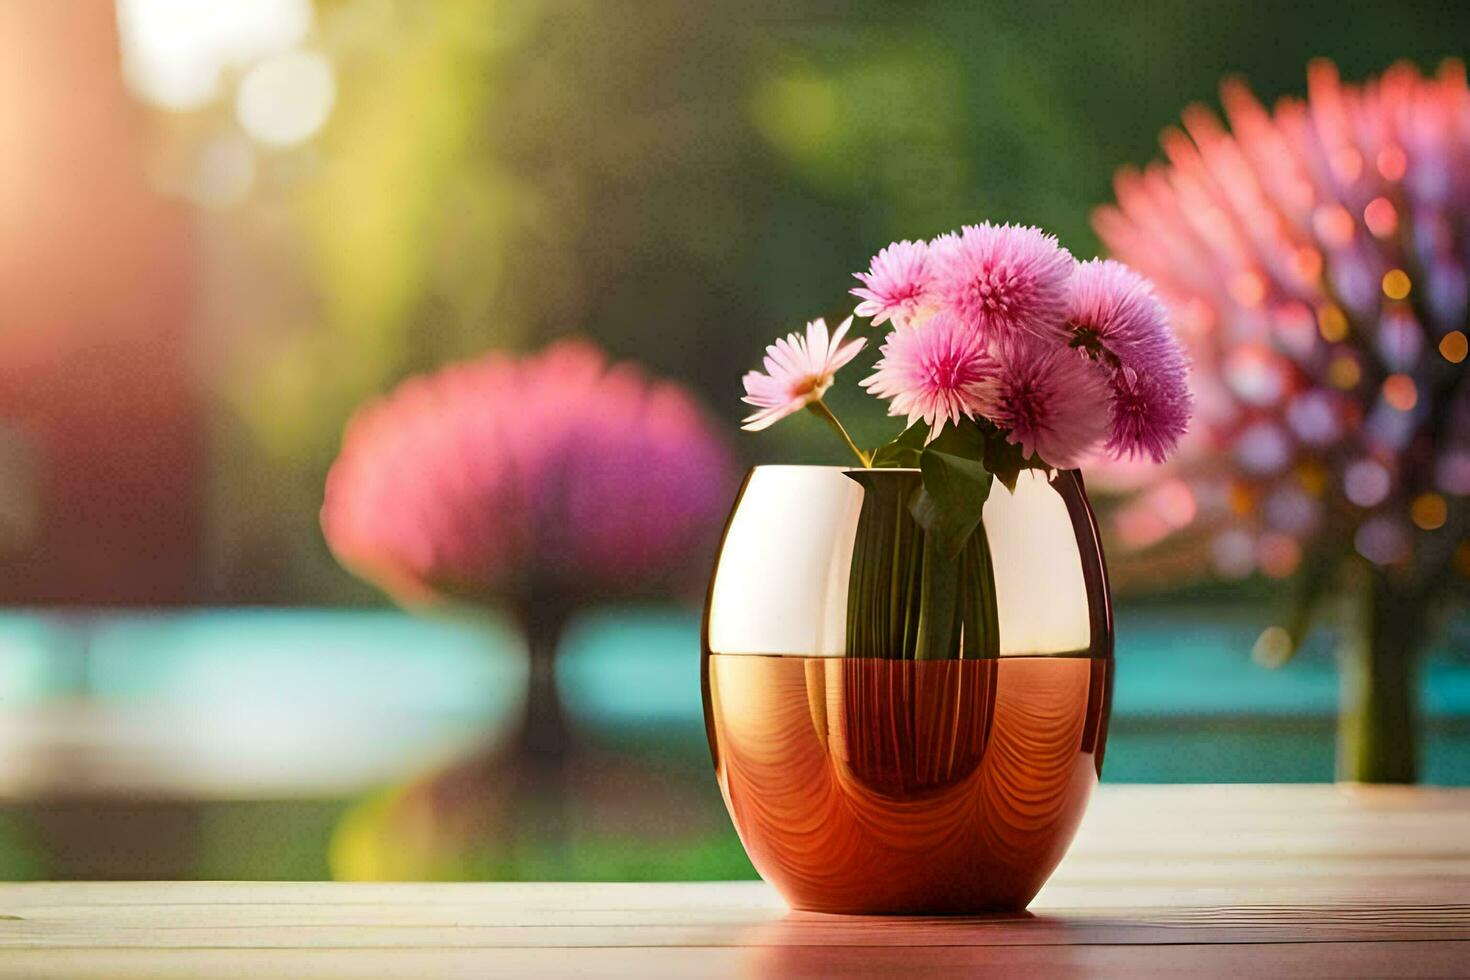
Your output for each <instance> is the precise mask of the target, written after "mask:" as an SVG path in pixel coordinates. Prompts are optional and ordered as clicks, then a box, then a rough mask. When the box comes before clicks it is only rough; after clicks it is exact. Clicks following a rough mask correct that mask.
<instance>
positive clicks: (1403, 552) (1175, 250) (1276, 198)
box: [1095, 61, 1470, 781]
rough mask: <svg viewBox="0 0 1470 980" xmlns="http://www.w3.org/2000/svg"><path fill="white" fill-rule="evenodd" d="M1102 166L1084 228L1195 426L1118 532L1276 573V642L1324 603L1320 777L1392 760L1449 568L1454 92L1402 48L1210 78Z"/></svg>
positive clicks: (1455, 351)
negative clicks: (1134, 145)
mask: <svg viewBox="0 0 1470 980" xmlns="http://www.w3.org/2000/svg"><path fill="white" fill-rule="evenodd" d="M1221 94H1222V98H1223V101H1224V106H1225V113H1226V116H1227V118H1228V120H1229V124H1230V129H1227V128H1226V127H1225V126H1224V125H1223V124H1222V123H1221V122H1220V120H1219V119H1218V118H1216V116H1215V115H1214V114H1212V113H1211V112H1209V111H1208V110H1207V109H1204V108H1202V107H1199V106H1194V107H1191V108H1189V109H1187V110H1186V111H1185V113H1184V128H1183V130H1182V131H1181V130H1175V129H1171V130H1168V131H1166V132H1165V134H1164V137H1163V147H1164V152H1165V155H1166V157H1167V162H1164V163H1156V164H1153V165H1151V166H1150V167H1149V168H1148V169H1146V170H1144V171H1143V172H1141V173H1140V172H1137V171H1133V170H1125V171H1123V172H1121V173H1120V174H1119V175H1118V178H1117V196H1118V202H1117V204H1116V205H1114V206H1107V207H1104V208H1101V209H1099V210H1098V212H1097V213H1096V215H1095V224H1096V227H1097V230H1098V233H1099V235H1100V236H1101V237H1102V239H1103V241H1104V242H1105V243H1106V244H1107V245H1108V247H1110V248H1111V249H1112V250H1113V252H1114V253H1115V254H1117V255H1118V256H1119V257H1120V258H1122V259H1123V260H1125V261H1127V262H1128V263H1130V264H1131V265H1133V266H1134V267H1135V268H1137V269H1139V270H1140V271H1142V272H1144V273H1145V274H1147V275H1148V276H1150V277H1151V278H1152V279H1153V280H1154V281H1155V282H1156V283H1157V284H1158V286H1159V292H1160V295H1161V296H1162V297H1163V298H1164V299H1165V300H1166V302H1167V303H1168V304H1169V305H1170V307H1171V309H1172V311H1173V313H1174V316H1175V319H1176V321H1177V322H1178V324H1179V326H1180V332H1181V334H1182V335H1183V336H1184V337H1185V339H1186V342H1187V344H1188V345H1189V349H1190V352H1191V354H1192V357H1193V359H1194V363H1195V365H1196V377H1195V390H1196V392H1197V394H1198V399H1199V408H1200V417H1201V420H1202V422H1203V423H1204V424H1203V426H1202V429H1203V432H1202V438H1201V439H1199V440H1198V441H1197V442H1196V443H1195V444H1194V445H1193V446H1192V447H1191V450H1192V451H1190V452H1188V453H1185V454H1181V455H1182V457H1184V458H1183V460H1182V465H1181V467H1180V469H1179V470H1178V472H1177V473H1175V474H1170V475H1168V476H1167V477H1166V478H1165V481H1164V482H1163V483H1161V484H1159V485H1157V486H1156V487H1155V489H1153V490H1151V491H1149V492H1148V493H1146V494H1145V495H1143V496H1142V497H1141V498H1140V500H1139V503H1137V504H1136V505H1134V506H1133V507H1131V508H1127V509H1125V510H1124V511H1123V512H1122V513H1121V515H1120V521H1121V530H1122V532H1123V534H1124V536H1125V537H1127V538H1131V539H1132V540H1133V542H1134V543H1135V544H1139V545H1145V544H1151V543H1154V542H1156V541H1159V540H1161V539H1162V538H1163V537H1165V536H1166V535H1168V534H1169V533H1170V532H1174V531H1182V532H1183V534H1184V535H1186V536H1195V537H1197V538H1204V539H1206V540H1207V541H1208V546H1207V549H1206V551H1205V552H1204V553H1206V554H1208V555H1209V556H1210V557H1209V563H1210V564H1211V565H1212V566H1213V568H1214V570H1216V571H1217V572H1219V573H1221V574H1223V575H1226V576H1234V577H1240V576H1244V575H1247V574H1249V573H1250V572H1252V571H1254V570H1256V569H1259V570H1260V571H1262V572H1263V573H1265V574H1266V575H1268V576H1270V577H1273V578H1286V577H1288V576H1294V577H1295V578H1296V579H1297V581H1298V582H1299V584H1300V589H1299V592H1298V596H1297V604H1296V608H1295V609H1294V610H1293V612H1292V618H1291V622H1290V624H1289V626H1288V627H1286V628H1278V629H1275V630H1272V631H1268V632H1267V633H1266V634H1263V639H1262V642H1261V644H1259V645H1258V653H1259V654H1261V655H1263V656H1264V657H1265V658H1266V659H1268V660H1271V661H1275V662H1280V661H1281V660H1284V659H1285V658H1286V657H1288V656H1290V655H1291V653H1292V652H1293V651H1294V650H1295V648H1296V646H1297V645H1298V643H1299V641H1300V639H1301V634H1302V633H1303V632H1304V631H1305V629H1306V628H1307V626H1308V624H1309V622H1310V621H1311V618H1312V616H1313V614H1314V612H1315V611H1316V610H1317V607H1318V606H1319V605H1323V604H1324V600H1326V599H1329V598H1332V597H1335V596H1339V595H1346V596H1348V601H1347V602H1346V603H1345V604H1344V608H1343V609H1342V610H1341V611H1342V612H1343V613H1345V614H1347V618H1346V619H1345V621H1344V624H1343V625H1344V626H1345V631H1344V636H1345V641H1344V642H1343V643H1342V644H1341V647H1340V649H1341V660H1342V663H1341V666H1342V670H1343V672H1344V702H1343V706H1342V711H1343V715H1342V725H1341V727H1340V741H1339V763H1338V765H1339V775H1340V776H1341V777H1343V778H1350V779H1361V780H1372V781H1410V780H1412V779H1414V778H1415V772H1416V769H1415V754H1414V739H1413V724H1414V705H1413V691H1414V687H1413V661H1414V658H1415V655H1416V654H1417V653H1418V652H1419V650H1420V648H1422V647H1423V646H1424V644H1425V643H1426V642H1427V641H1428V639H1429V638H1430V633H1431V630H1430V626H1431V623H1432V621H1433V619H1432V616H1433V614H1434V611H1435V610H1436V609H1437V608H1440V607H1442V605H1443V604H1444V601H1445V600H1448V599H1451V598H1458V597H1459V596H1461V595H1463V589H1464V584H1465V583H1464V574H1465V572H1466V570H1467V568H1470V544H1467V542H1466V539H1465V535H1466V533H1467V530H1470V526H1467V520H1470V508H1467V507H1466V506H1465V500H1466V496H1467V495H1470V399H1467V394H1470V392H1467V389H1466V385H1465V370H1464V361H1465V357H1466V353H1467V349H1470V345H1467V337H1466V333H1467V322H1466V283H1467V279H1466V263H1467V262H1470V237H1467V234H1470V91H1467V88H1466V84H1465V74H1464V68H1463V66H1462V65H1460V64H1459V63H1458V62H1447V63H1446V64H1445V65H1444V66H1443V68H1442V69H1441V71H1440V73H1439V75H1438V76H1437V77H1425V76H1423V75H1421V74H1420V72H1419V71H1418V70H1417V69H1416V68H1414V67H1412V66H1410V65H1407V64H1400V65H1396V66H1394V67H1393V68H1391V69H1389V70H1388V71H1387V72H1385V73H1384V74H1383V76H1382V77H1380V78H1377V79H1372V80H1369V81H1367V82H1365V83H1363V84H1361V85H1348V84H1344V83H1342V82H1341V81H1340V80H1339V78H1338V75H1337V71H1336V69H1335V67H1334V66H1333V65H1332V64H1331V63H1330V62H1326V61H1319V62H1315V63H1313V64H1312V65H1311V67H1310V69H1309V72H1308V97H1307V99H1306V100H1299V99H1284V100H1282V101H1281V102H1280V103H1278V104H1277V105H1276V106H1275V108H1274V109H1271V110H1268V109H1267V108H1265V107H1264V106H1262V105H1261V104H1260V103H1259V102H1258V101H1257V100H1256V99H1255V98H1254V97H1253V96H1252V95H1251V93H1250V92H1249V91H1248V90H1247V89H1246V87H1245V86H1244V84H1242V83H1241V82H1239V81H1237V80H1234V79H1230V80H1227V81H1226V82H1225V83H1224V85H1223V87H1222V92H1221Z"/></svg>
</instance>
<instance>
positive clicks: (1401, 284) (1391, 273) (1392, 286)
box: [1383, 269, 1414, 300]
mask: <svg viewBox="0 0 1470 980" xmlns="http://www.w3.org/2000/svg"><path fill="white" fill-rule="evenodd" d="M1413 285H1414V284H1413V283H1412V282H1410V281H1409V274H1408V273H1407V272H1405V271H1404V270H1403V269H1389V270H1388V271H1387V272H1385V273H1384V274H1383V295H1385V296H1387V297H1388V298H1389V299H1394V300H1398V299H1406V298H1407V297H1408V295H1409V290H1410V289H1411V288H1413Z"/></svg>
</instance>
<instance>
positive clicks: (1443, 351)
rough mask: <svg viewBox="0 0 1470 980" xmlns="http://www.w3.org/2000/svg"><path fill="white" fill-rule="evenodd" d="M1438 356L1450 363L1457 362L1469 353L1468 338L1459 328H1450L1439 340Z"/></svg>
mask: <svg viewBox="0 0 1470 980" xmlns="http://www.w3.org/2000/svg"><path fill="white" fill-rule="evenodd" d="M1439 353H1440V356H1441V357H1443V358H1444V359H1445V360H1447V361H1449V362H1450V363H1451V364H1459V363H1460V362H1461V361H1463V360H1464V359H1465V355H1466V354H1467V353H1470V340H1466V338H1465V335H1464V334H1463V333H1461V332H1460V331H1459V330H1451V331H1450V332H1449V333H1447V334H1445V335H1444V337H1443V338H1441V339H1440V342H1439Z"/></svg>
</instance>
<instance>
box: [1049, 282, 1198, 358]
mask: <svg viewBox="0 0 1470 980" xmlns="http://www.w3.org/2000/svg"><path fill="white" fill-rule="evenodd" d="M1067 327H1068V329H1070V330H1071V331H1072V341H1071V342H1072V346H1073V347H1076V348H1078V349H1080V350H1082V351H1085V352H1087V353H1088V354H1090V355H1091V356H1093V357H1097V358H1099V359H1101V360H1104V361H1106V362H1108V363H1110V364H1112V365H1114V366H1121V367H1131V368H1133V369H1134V370H1136V371H1142V372H1143V373H1145V374H1148V373H1152V372H1154V371H1158V370H1167V371H1174V370H1178V369H1179V368H1180V366H1181V365H1182V364H1183V363H1184V352H1183V348H1182V347H1181V346H1180V344H1179V341H1178V339H1176V338H1175V336H1174V333H1173V331H1171V330H1170V329H1169V314H1168V312H1167V311H1166V310H1165V309H1164V304H1163V303H1162V302H1160V301H1159V299H1158V297H1157V296H1155V295H1154V290H1153V286H1152V284H1151V283H1149V281H1148V280H1147V279H1145V278H1143V276H1140V275H1139V274H1138V273H1136V272H1134V271H1133V270H1132V269H1130V268H1128V267H1127V266H1126V265H1124V264H1123V263H1121V262H1114V261H1113V260H1111V259H1093V260H1092V261H1090V262H1079V263H1078V264H1077V266H1076V269H1075V270H1074V271H1073V273H1072V280H1071V283H1070V287H1069V290H1068V298H1067Z"/></svg>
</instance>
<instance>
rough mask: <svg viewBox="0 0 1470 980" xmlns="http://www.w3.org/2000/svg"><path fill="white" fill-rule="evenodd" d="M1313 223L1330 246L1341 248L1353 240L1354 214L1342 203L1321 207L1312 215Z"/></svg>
mask: <svg viewBox="0 0 1470 980" xmlns="http://www.w3.org/2000/svg"><path fill="white" fill-rule="evenodd" d="M1312 225H1313V227H1314V228H1315V229H1316V231H1317V237H1318V238H1320V239H1322V241H1323V243H1324V244H1326V245H1327V246H1328V247H1330V248H1341V247H1342V246H1344V245H1346V244H1347V243H1348V242H1350V241H1352V240H1353V216H1352V215H1351V214H1349V213H1348V210H1347V208H1345V207H1343V206H1342V205H1341V204H1331V205H1325V204H1324V205H1323V206H1322V207H1319V208H1318V209H1317V210H1316V212H1315V213H1314V214H1313V215H1312Z"/></svg>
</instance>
